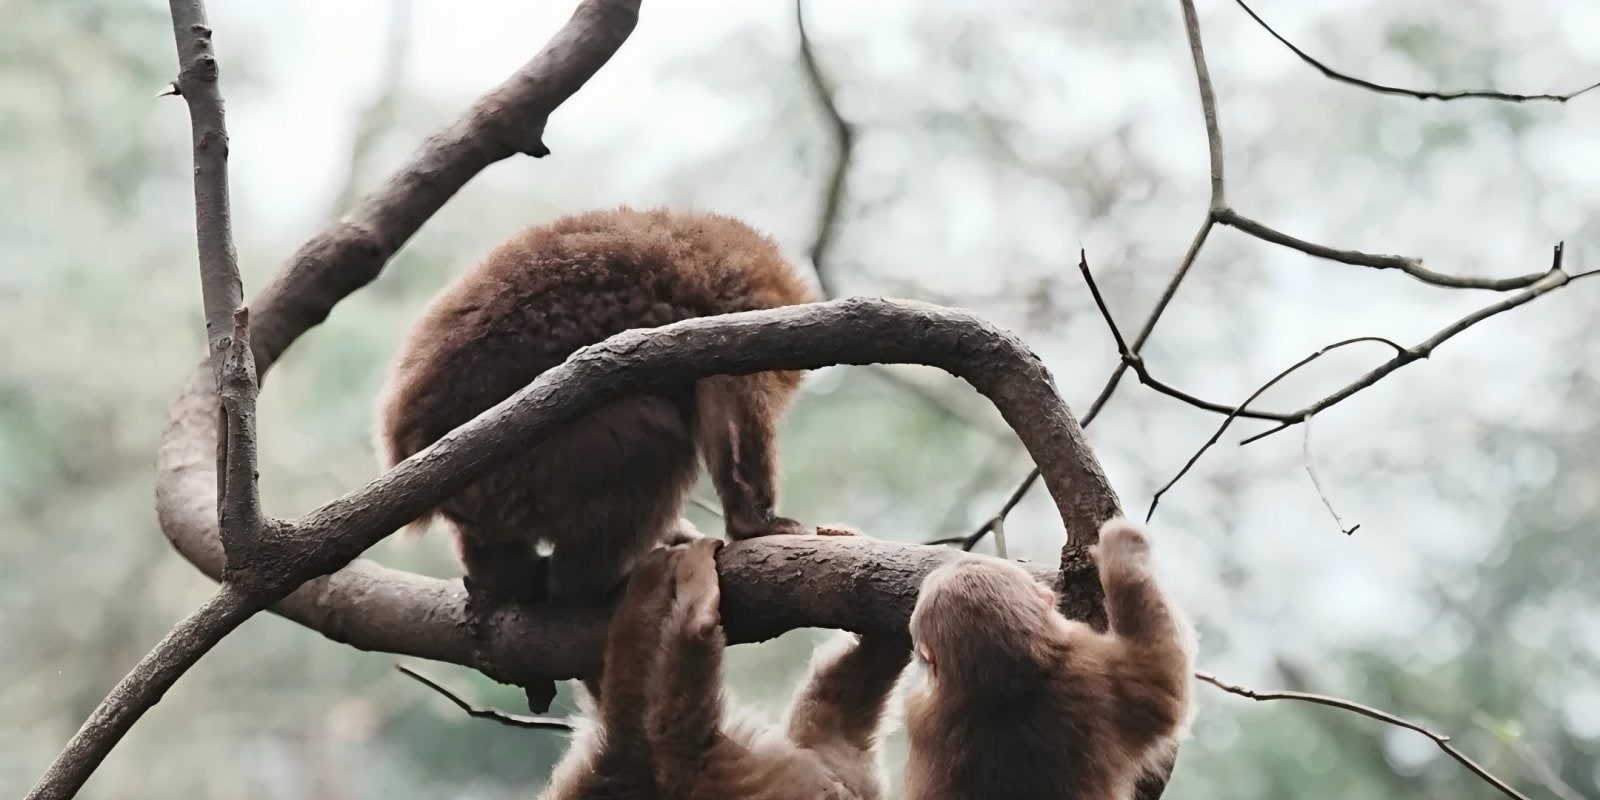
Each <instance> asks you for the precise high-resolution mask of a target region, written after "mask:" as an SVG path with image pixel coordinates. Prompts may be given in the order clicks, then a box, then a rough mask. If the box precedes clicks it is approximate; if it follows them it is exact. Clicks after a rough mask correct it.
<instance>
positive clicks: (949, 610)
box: [905, 518, 1194, 800]
mask: <svg viewBox="0 0 1600 800" xmlns="http://www.w3.org/2000/svg"><path fill="white" fill-rule="evenodd" d="M1092 553H1093V555H1094V558H1095V561H1096V563H1097V565H1098V568H1099V571H1100V582H1101V584H1102V585H1103V587H1104V588H1105V594H1106V613H1107V616H1108V617H1109V618H1110V622H1111V626H1110V630H1109V631H1108V632H1106V633H1099V632H1096V631H1095V630H1093V629H1092V628H1090V627H1089V626H1087V625H1085V624H1083V623H1080V622H1074V621H1069V620H1067V619H1066V618H1065V617H1063V616H1061V614H1060V613H1059V612H1058V611H1057V610H1056V602H1055V600H1056V598H1055V595H1054V593H1053V592H1051V591H1050V590H1049V589H1047V588H1045V587H1044V586H1042V585H1040V584H1038V583H1037V582H1035V581H1034V580H1033V579H1032V578H1031V577H1030V576H1029V575H1028V573H1027V572H1026V571H1024V570H1023V569H1022V568H1021V567H1019V566H1018V565H1016V564H1014V563H1011V562H1008V561H1003V560H1000V559H996V558H988V557H983V556H969V557H965V558H963V559H961V560H958V561H955V562H952V563H950V564H946V565H943V566H941V567H939V568H938V569H936V570H934V571H933V572H932V573H930V574H929V575H928V577H927V578H926V579H925V580H924V582H923V585H922V590H921V593H920V595H919V596H918V599H917V605H916V608H915V610H914V611H913V612H912V616H911V635H912V639H913V641H914V642H915V645H916V649H917V654H918V657H919V659H920V660H922V661H923V662H924V663H925V665H926V668H927V669H926V673H927V683H926V685H925V686H924V687H923V688H921V689H920V690H917V691H914V692H913V693H912V694H911V696H910V697H909V698H908V702H907V713H906V733H907V735H908V738H909V742H910V755H909V758H908V759H907V763H906V770H905V797H906V800H1004V799H1005V798H1029V799H1030V800H1058V799H1061V798H1072V800H1131V798H1132V797H1133V796H1134V787H1135V785H1136V783H1137V782H1138V780H1139V778H1140V777H1141V776H1142V775H1143V774H1145V772H1146V771H1147V770H1151V769H1156V768H1158V765H1159V763H1160V762H1161V760H1162V759H1163V757H1165V756H1167V755H1170V754H1171V752H1172V751H1171V748H1173V747H1174V746H1175V744H1176V741H1177V739H1178V737H1180V736H1181V735H1182V734H1183V729H1184V728H1185V727H1186V726H1187V724H1188V717H1189V683H1190V681H1189V676H1190V673H1191V670H1192V667H1191V663H1192V661H1193V657H1194V633H1193V630H1192V629H1191V628H1190V627H1189V624H1188V622H1187V621H1186V619H1184V617H1183V616H1182V615H1181V613H1180V612H1178V611H1177V610H1176V609H1175V608H1173V607H1172V606H1170V605H1169V604H1168V602H1167V600H1166V599H1165V597H1164V596H1163V595H1162V593H1161V590H1160V588H1159V587H1158V586H1157V585H1156V581H1155V578H1154V576H1153V575H1152V574H1151V571H1150V564H1149V558H1150V543H1149V540H1148V538H1147V537H1146V534H1145V533H1144V531H1143V530H1142V529H1140V528H1139V527H1137V526H1135V525H1134V524H1133V523H1130V522H1128V521H1127V520H1125V519H1120V518H1118V519H1113V520H1111V521H1110V522H1107V523H1106V524H1105V525H1104V526H1102V527H1101V529H1100V542H1099V544H1097V545H1095V546H1094V548H1093V549H1092Z"/></svg>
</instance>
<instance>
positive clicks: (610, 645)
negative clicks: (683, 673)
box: [586, 549, 675, 748]
mask: <svg viewBox="0 0 1600 800" xmlns="http://www.w3.org/2000/svg"><path fill="white" fill-rule="evenodd" d="M670 553H671V551H668V550H665V549H659V550H656V551H653V552H651V553H650V554H649V555H648V556H646V557H645V558H644V559H643V560H641V561H640V562H639V565H638V566H637V567H635V568H634V570H633V574H632V575H630V576H629V578H628V588H627V590H626V592H625V593H624V594H623V597H622V602H621V604H620V605H619V606H618V607H617V612H616V614H615V615H613V616H612V618H611V626H610V628H609V629H608V630H607V632H606V650H605V656H604V658H603V660H602V662H601V675H600V678H599V680H598V681H595V680H593V679H590V680H589V681H586V684H588V685H590V686H596V685H598V688H599V697H598V698H596V699H597V701H598V702H599V705H600V716H601V720H602V722H603V724H604V725H605V728H606V735H607V738H608V740H609V741H610V742H611V744H612V746H614V747H618V746H622V745H625V744H626V745H629V746H633V745H637V746H638V747H640V748H643V747H645V739H646V737H645V728H644V726H645V714H646V709H647V707H648V706H647V703H648V702H649V700H650V695H649V691H648V687H649V684H650V680H651V676H652V675H654V674H655V673H656V671H657V670H658V668H659V667H660V666H661V661H662V647H663V638H664V637H665V636H666V635H667V633H666V631H665V622H666V620H667V618H668V616H669V615H670V613H671V610H672V602H673V594H674V589H675V587H674V583H673V575H672V569H673V560H672V558H671V555H670Z"/></svg>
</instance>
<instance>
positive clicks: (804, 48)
mask: <svg viewBox="0 0 1600 800" xmlns="http://www.w3.org/2000/svg"><path fill="white" fill-rule="evenodd" d="M794 24H795V28H796V30H797V31H798V32H799V36H800V64H801V66H803V67H804V68H805V73H806V85H807V86H808V87H810V89H811V96H812V98H813V99H815V100H816V101H817V105H819V106H821V107H822V111H823V113H824V114H826V115H827V117H828V128H829V130H830V131H831V132H832V134H833V146H834V160H833V170H832V171H831V172H830V173H829V175H828V183H827V185H826V186H825V187H824V188H823V191H822V206H821V208H820V209H819V210H818V212H817V220H818V222H817V234H816V238H815V239H813V240H812V242H811V263H812V266H813V267H814V268H815V269H816V273H817V283H818V284H819V285H820V286H821V287H822V296H823V297H827V298H830V299H831V298H834V297H837V296H838V293H837V287H836V286H835V285H834V282H833V275H832V274H831V273H830V271H829V270H827V269H825V268H824V266H823V264H824V262H825V261H827V258H828V253H829V252H830V251H831V250H832V249H833V242H834V240H835V238H837V236H838V231H839V209H840V206H841V205H842V204H843V202H844V188H845V183H846V181H847V179H848V178H849V176H850V167H851V164H852V161H853V159H854V158H855V142H856V134H855V129H854V128H852V127H851V126H850V123H848V122H846V121H845V119H844V116H843V115H841V114H840V113H839V105H838V103H837V102H836V101H835V100H834V99H833V94H834V93H833V89H832V88H831V87H829V86H828V81H827V79H826V78H824V77H823V75H822V67H821V66H819V65H818V63H817V56H816V53H815V52H813V51H812V49H811V37H810V36H809V35H807V34H806V13H805V0H795V3H794Z"/></svg>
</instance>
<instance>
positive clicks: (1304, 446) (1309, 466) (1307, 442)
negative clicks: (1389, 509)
mask: <svg viewBox="0 0 1600 800" xmlns="http://www.w3.org/2000/svg"><path fill="white" fill-rule="evenodd" d="M1305 426H1306V430H1305V437H1304V438H1302V439H1301V440H1300V455H1301V457H1302V458H1304V459H1305V462H1306V476H1307V477H1309V478H1311V486H1312V488H1315V489H1316V490H1317V496H1318V497H1320V498H1322V505H1323V507H1324V508H1326V509H1328V514H1329V515H1331V516H1332V517H1333V524H1335V525H1338V526H1339V531H1340V532H1341V533H1343V534H1344V535H1346V536H1351V535H1354V534H1355V532H1356V531H1358V530H1360V529H1361V523H1359V522H1358V523H1356V524H1355V525H1352V526H1350V527H1348V528H1346V527H1345V526H1344V520H1343V519H1340V518H1339V512H1338V511H1337V510H1335V509H1334V507H1333V501H1332V500H1329V499H1328V493H1327V492H1326V491H1325V490H1324V489H1323V488H1322V481H1320V480H1318V479H1317V470H1316V467H1315V466H1314V462H1315V461H1316V459H1314V458H1313V457H1312V455H1311V418H1310V417H1306V419H1305Z"/></svg>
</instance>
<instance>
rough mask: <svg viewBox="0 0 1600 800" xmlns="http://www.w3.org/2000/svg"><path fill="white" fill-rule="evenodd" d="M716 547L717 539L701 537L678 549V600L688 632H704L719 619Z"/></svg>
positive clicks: (720, 602)
mask: <svg viewBox="0 0 1600 800" xmlns="http://www.w3.org/2000/svg"><path fill="white" fill-rule="evenodd" d="M720 549H722V541H721V540H720V539H702V540H699V541H696V542H693V543H691V544H689V545H688V546H686V547H684V548H682V549H681V550H680V551H679V558H678V563H677V584H678V586H677V589H678V601H679V603H680V604H681V608H682V612H683V617H684V619H683V624H684V626H685V628H686V629H687V630H689V631H690V632H691V633H695V634H702V633H705V632H708V631H710V630H711V629H713V628H715V627H716V626H717V625H718V624H720V623H721V621H722V615H721V610H720V606H721V604H722V587H721V584H720V582H719V580H718V577H717V551H718V550H720Z"/></svg>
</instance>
